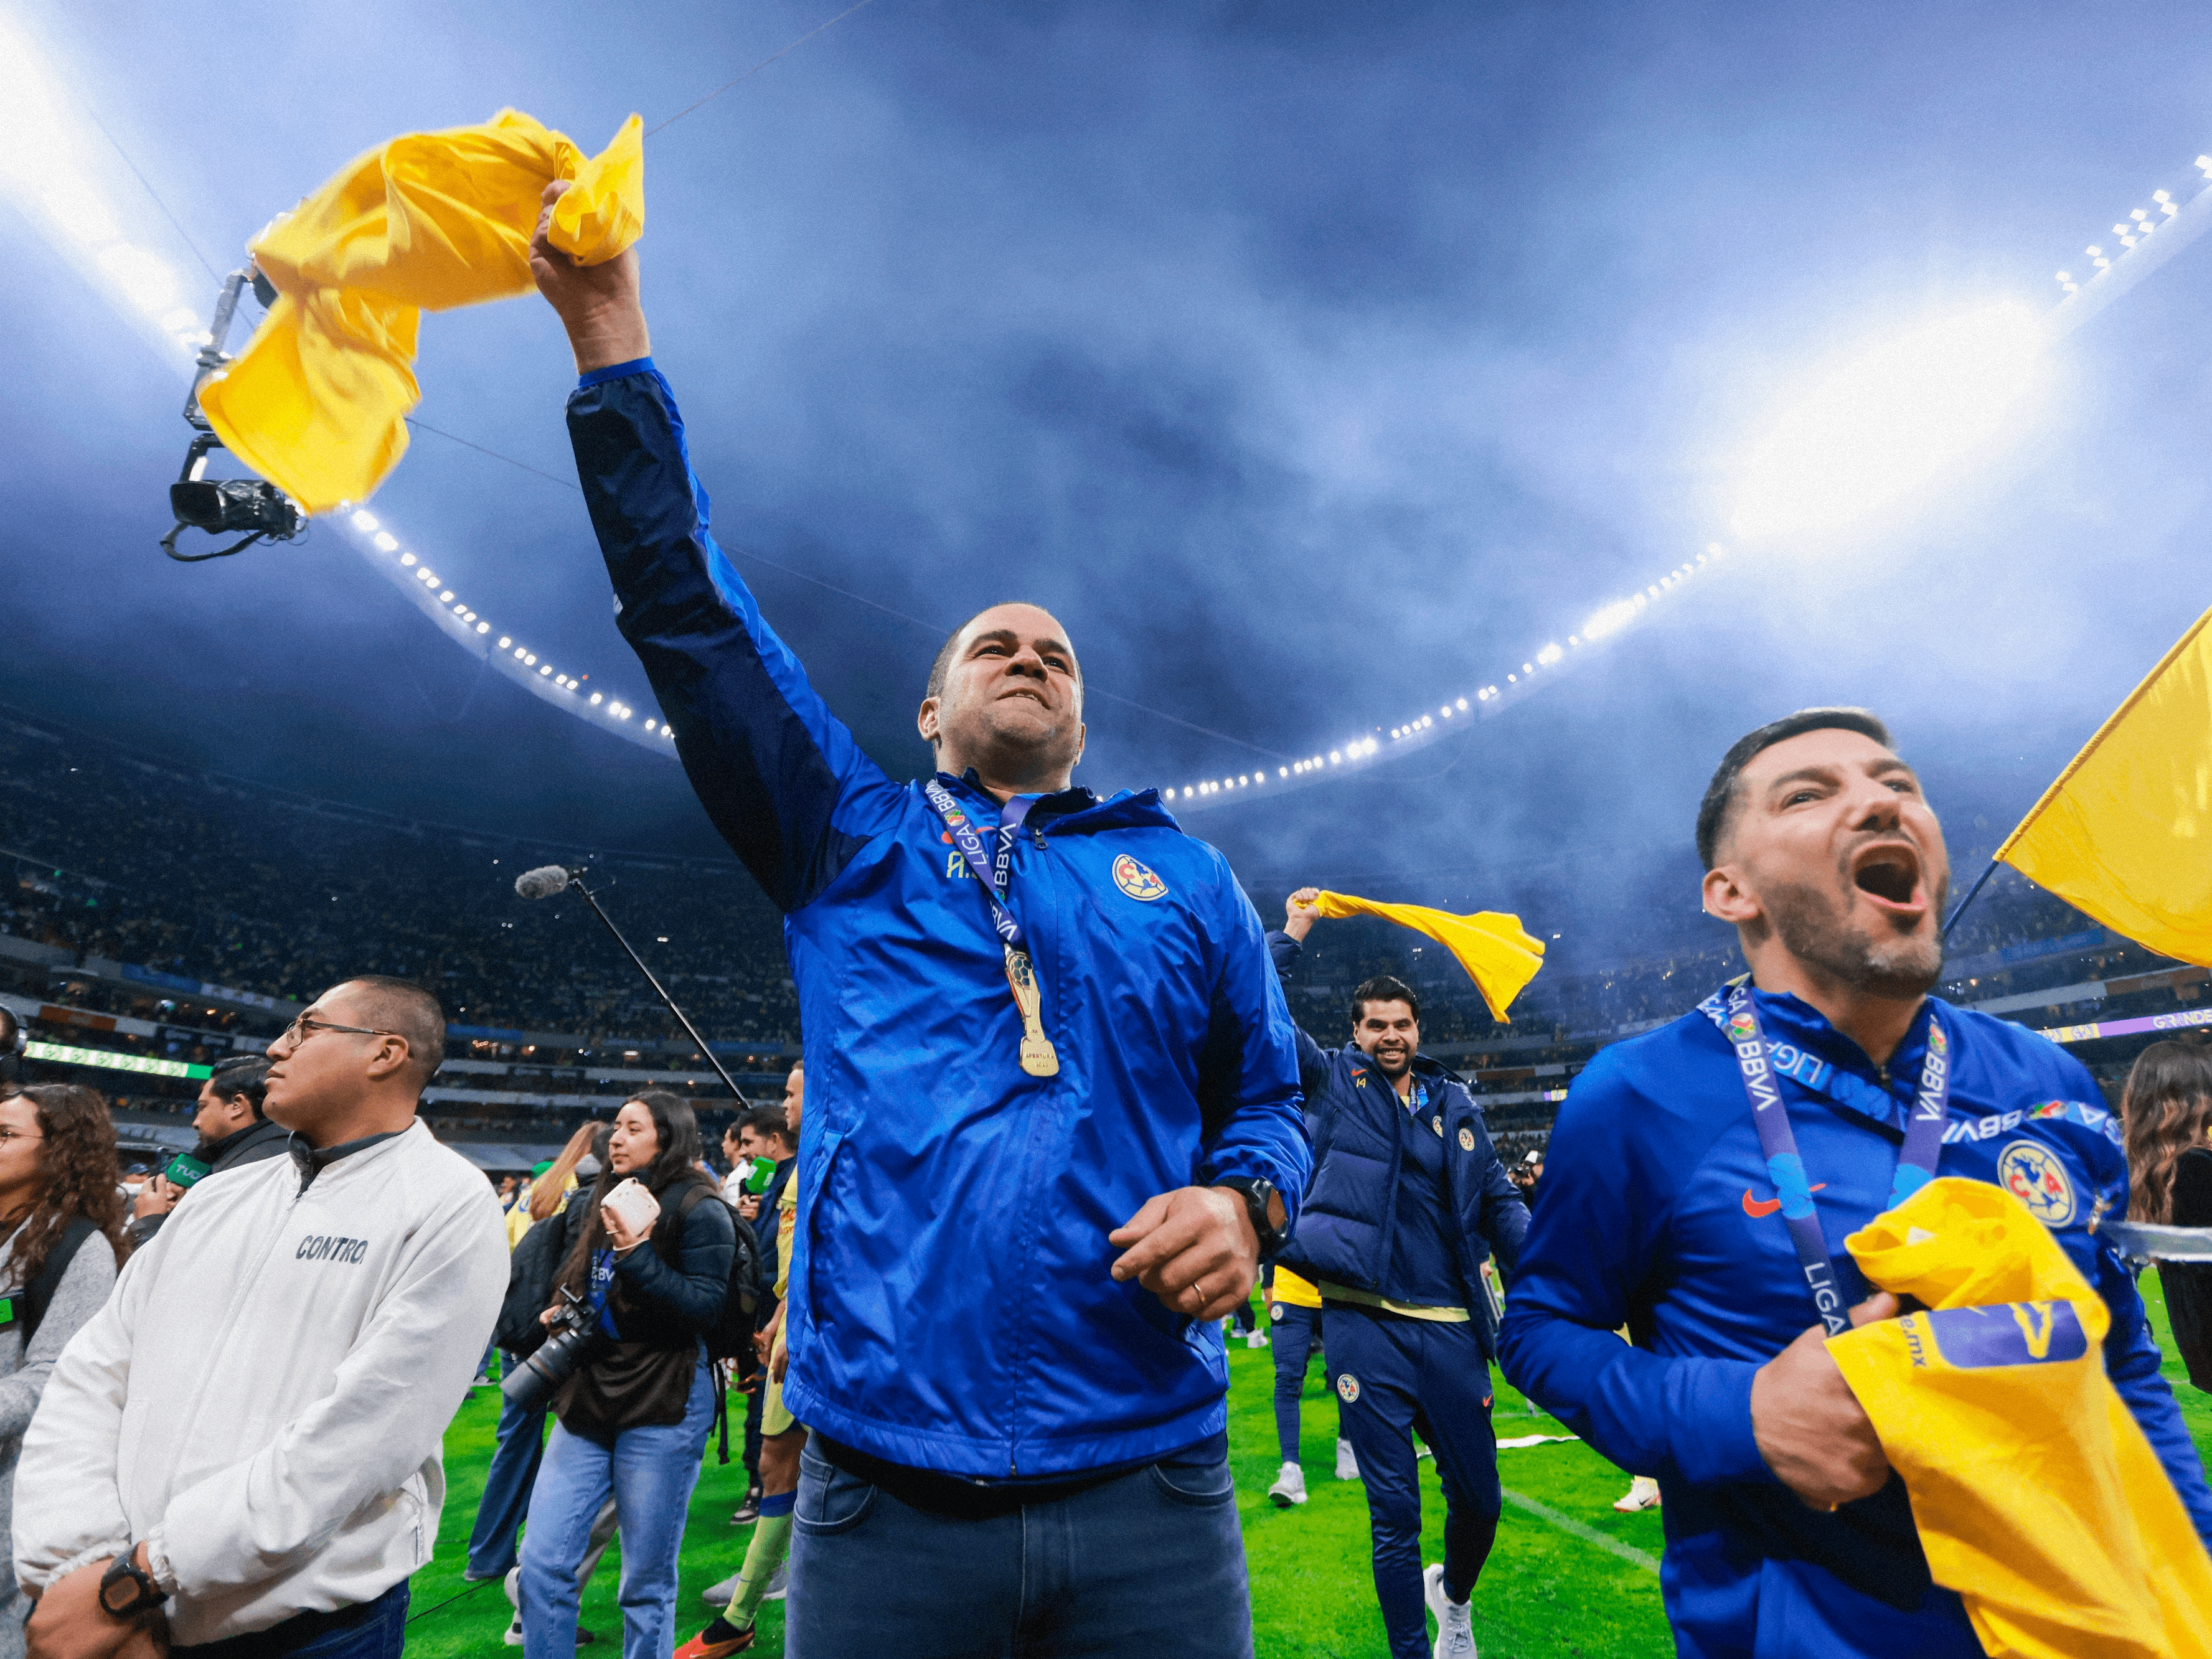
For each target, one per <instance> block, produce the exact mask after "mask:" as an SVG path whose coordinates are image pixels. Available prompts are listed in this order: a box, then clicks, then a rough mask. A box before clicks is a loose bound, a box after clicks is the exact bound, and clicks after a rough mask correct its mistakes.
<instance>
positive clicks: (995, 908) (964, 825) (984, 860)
mask: <svg viewBox="0 0 2212 1659" xmlns="http://www.w3.org/2000/svg"><path fill="white" fill-rule="evenodd" d="M921 789H922V793H924V794H925V795H927V796H928V797H929V804H930V805H932V806H933V807H935V808H936V809H937V816H938V817H940V818H943V819H944V820H945V828H946V829H949V830H951V832H952V844H953V845H954V846H955V847H957V848H959V849H960V858H961V861H962V862H963V863H964V864H966V865H967V866H968V873H969V875H971V876H973V877H975V879H976V880H977V881H979V882H981V883H982V884H983V896H984V897H985V898H986V899H987V900H988V901H989V902H990V906H991V926H992V927H993V928H994V929H995V930H996V931H997V933H998V935H999V939H1000V942H1001V943H1003V944H1004V945H1006V947H1007V948H1008V949H1009V950H1013V951H1018V950H1020V949H1022V948H1023V947H1022V925H1021V923H1020V922H1018V921H1015V920H1014V913H1013V912H1012V911H1011V910H1009V909H1008V908H1006V889H1007V887H1008V885H1009V884H1011V883H1012V879H1013V873H1014V838H1015V836H1018V834H1020V832H1021V827H1022V820H1023V819H1024V818H1025V817H1028V816H1029V813H1030V807H1031V806H1032V805H1035V803H1034V802H1032V801H1027V800H1024V799H1021V798H1020V797H1019V796H1016V797H1015V798H1014V799H1012V800H1010V801H1008V802H1007V803H1006V805H1005V806H1004V807H1002V808H1001V809H1000V813H999V855H998V857H997V858H995V859H994V858H992V857H990V856H989V855H988V854H986V853H985V852H984V850H983V838H982V837H981V836H979V835H977V834H976V833H975V820H974V819H972V818H970V817H969V816H968V813H967V810H966V809H965V808H963V806H962V805H960V803H959V802H958V801H957V800H955V799H952V792H951V790H949V789H947V788H946V787H945V786H944V785H943V784H941V783H939V781H937V780H936V779H935V778H932V779H930V781H928V782H927V783H925V784H924V785H922V787H921Z"/></svg>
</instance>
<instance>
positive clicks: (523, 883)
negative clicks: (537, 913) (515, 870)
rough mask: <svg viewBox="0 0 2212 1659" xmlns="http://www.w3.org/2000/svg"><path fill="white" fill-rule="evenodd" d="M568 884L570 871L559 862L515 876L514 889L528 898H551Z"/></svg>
mask: <svg viewBox="0 0 2212 1659" xmlns="http://www.w3.org/2000/svg"><path fill="white" fill-rule="evenodd" d="M567 886H568V872H567V871H566V870H563V869H562V867H561V866H559V865H557V864H548V865H543V866H539V867H538V869H535V870H525V871H524V872H522V873H521V874H520V875H519V876H517V877H516V878H514V890H515V891H516V892H517V893H519V894H520V895H521V896H523V897H524V898H526V899H538V898H550V897H552V896H553V895H554V894H556V893H557V892H560V891H561V890H562V889H564V888H566V887H567Z"/></svg>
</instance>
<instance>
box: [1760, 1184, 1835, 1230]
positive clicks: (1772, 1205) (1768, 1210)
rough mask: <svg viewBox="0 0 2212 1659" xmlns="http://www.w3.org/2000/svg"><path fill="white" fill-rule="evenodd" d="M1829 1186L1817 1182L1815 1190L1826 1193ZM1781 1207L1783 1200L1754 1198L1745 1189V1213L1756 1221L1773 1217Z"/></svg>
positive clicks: (1814, 1186)
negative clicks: (1764, 1217)
mask: <svg viewBox="0 0 2212 1659" xmlns="http://www.w3.org/2000/svg"><path fill="white" fill-rule="evenodd" d="M1827 1185H1828V1183H1827V1182H1825V1181H1820V1182H1814V1185H1813V1190H1814V1192H1816V1193H1817V1192H1823V1191H1826V1188H1827ZM1781 1207H1782V1200H1780V1199H1778V1198H1753V1196H1752V1195H1751V1188H1748V1187H1747V1188H1744V1189H1743V1212H1744V1213H1745V1214H1746V1215H1747V1216H1749V1217H1751V1218H1752V1219H1753V1220H1754V1221H1756V1220H1758V1219H1759V1218H1760V1217H1762V1216H1770V1215H1772V1214H1773V1213H1774V1212H1776V1211H1777V1210H1778V1209H1780V1208H1781Z"/></svg>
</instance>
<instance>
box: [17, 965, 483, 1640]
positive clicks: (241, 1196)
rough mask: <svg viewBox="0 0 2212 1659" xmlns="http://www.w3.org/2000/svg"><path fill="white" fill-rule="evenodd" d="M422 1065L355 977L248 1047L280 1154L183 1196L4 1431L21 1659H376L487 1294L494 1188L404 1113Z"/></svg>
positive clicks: (479, 1347) (378, 988) (411, 990)
mask: <svg viewBox="0 0 2212 1659" xmlns="http://www.w3.org/2000/svg"><path fill="white" fill-rule="evenodd" d="M444 1056H445V1020H444V1018H443V1016H442V1015H441V1012H439V1008H438V1005H437V1002H436V1000H435V999H434V998H433V997H431V996H430V994H428V992H426V991H424V990H422V988H421V987H417V986H414V985H410V984H409V983H407V982H406V981H404V980H392V979H385V978H381V977H379V976H374V975H371V976H364V977H362V978H360V979H354V980H349V981H346V982H345V983H344V984H343V985H339V986H337V987H335V988H333V989H331V990H330V991H327V992H325V994H323V995H322V996H321V997H319V999H317V1000H316V1001H315V1002H314V1004H313V1006H310V1007H309V1008H308V1009H307V1012H305V1013H303V1014H301V1017H300V1018H299V1019H298V1020H296V1021H295V1022H294V1024H293V1025H292V1026H291V1028H290V1029H289V1030H287V1031H286V1032H285V1033H284V1035H283V1036H281V1037H280V1038H278V1039H277V1040H276V1042H273V1043H271V1044H270V1048H269V1058H270V1061H271V1062H272V1063H271V1066H270V1073H269V1091H268V1098H267V1101H266V1104H265V1109H266V1111H267V1113H268V1115H269V1116H270V1118H272V1119H273V1120H275V1121H276V1122H278V1123H280V1124H283V1126H284V1127H286V1128H287V1129H289V1130H290V1131H291V1132H292V1140H291V1144H290V1153H291V1155H290V1156H289V1158H272V1159H270V1160H269V1161H267V1162H265V1163H261V1164H250V1165H247V1166H245V1167H242V1168H240V1169H235V1170H226V1171H224V1172H223V1173H222V1174H220V1175H216V1176H210V1177H208V1178H206V1179H205V1180H204V1181H202V1182H200V1184H199V1185H198V1186H197V1187H196V1188H194V1189H193V1192H192V1200H191V1203H189V1204H187V1205H185V1206H182V1207H181V1208H180V1209H179V1210H178V1212H176V1214H175V1215H174V1216H173V1217H172V1218H170V1220H169V1223H168V1225H167V1226H166V1227H164V1228H163V1229H162V1230H161V1233H160V1234H159V1235H158V1236H157V1237H155V1240H154V1242H153V1243H151V1244H150V1245H149V1246H148V1247H147V1248H146V1249H143V1251H141V1252H139V1253H138V1254H137V1255H135V1256H133V1257H132V1258H131V1261H130V1263H129V1264H128V1266H127V1267H125V1271H124V1273H123V1275H122V1278H121V1279H119V1280H118V1283H117V1285H116V1290H115V1294H114V1296H113V1297H112V1298H111V1299H110V1300H109V1302H108V1304H107V1305H106V1308H105V1309H104V1310H101V1312H100V1314H98V1315H97V1316H94V1318H93V1319H92V1321H91V1322H89V1323H88V1324H87V1325H86V1326H85V1327H84V1328H83V1329H82V1331H80V1332H79V1333H78V1334H77V1336H76V1339H75V1340H73V1341H72V1342H71V1343H70V1346H69V1347H68V1349H67V1350H66V1351H65V1352H64V1353H63V1355H62V1357H61V1358H60V1360H59V1361H58V1363H57V1364H56V1365H55V1367H54V1372H53V1376H52V1380H51V1381H50V1382H49V1383H47V1385H46V1394H45V1396H44V1398H43V1400H42V1401H40V1408H39V1412H38V1414H37V1416H36V1417H35V1418H34V1419H33V1420H32V1423H31V1426H30V1429H29V1431H28V1432H27V1434H26V1436H25V1437H24V1443H23V1452H22V1461H21V1465H20V1468H19V1469H18V1472H17V1475H16V1485H15V1492H16V1506H15V1573H16V1577H17V1578H18V1579H19V1580H20V1581H21V1584H22V1586H23V1589H24V1590H25V1591H26V1592H27V1594H29V1595H33V1596H34V1597H37V1598H38V1607H37V1608H36V1610H35V1611H34V1612H33V1613H32V1615H31V1620H30V1623H29V1626H28V1627H27V1638H28V1645H29V1651H30V1654H31V1659H111V1656H117V1655H122V1656H123V1659H139V1656H141V1655H149V1654H150V1653H151V1652H153V1651H154V1650H156V1649H157V1648H158V1646H159V1645H161V1643H162V1642H163V1640H164V1638H166V1640H167V1643H168V1644H172V1651H173V1653H174V1654H176V1655H177V1656H179V1659H183V1656H185V1655H187V1654H197V1655H198V1656H201V1659H282V1656H283V1655H286V1654H289V1653H293V1652H296V1651H298V1650H301V1648H304V1647H306V1646H307V1645H309V1644H313V1646H314V1649H315V1653H316V1659H398V1655H399V1652H400V1650H401V1645H402V1642H403V1628H402V1627H403V1626H404V1620H405V1617H406V1607H407V1579H408V1576H409V1575H410V1574H411V1573H412V1572H414V1571H416V1569H417V1568H419V1567H421V1566H422V1565H423V1564H424V1563H425V1562H427V1561H428V1560H429V1559H430V1553H431V1548H432V1546H433V1544H434V1543H435V1540H436V1536H437V1528H438V1512H439V1510H440V1507H441V1504H443V1502H444V1498H445V1474H444V1470H443V1468H442V1467H441V1462H440V1437H441V1435H442V1434H443V1432H444V1431H445V1427H446V1425H447V1422H448V1421H449V1420H451V1419H452V1417H453V1413H454V1412H455V1411H456V1410H457V1409H458V1408H459V1406H460V1403H461V1401H462V1400H463V1399H464V1398H465V1396H466V1395H467V1393H468V1387H469V1379H470V1378H471V1376H473V1375H474V1374H475V1371H476V1365H477V1359H478V1358H479V1357H480V1356H481V1355H482V1354H483V1349H484V1343H485V1340H487V1339H488V1338H489V1335H490V1334H491V1328H492V1324H493V1322H494V1321H495V1318H496V1317H497V1316H498V1313H499V1305H500V1299H501V1296H502V1295H503V1294H504V1292H505V1291H506V1289H507V1238H506V1232H505V1229H504V1227H503V1225H502V1224H501V1217H500V1213H499V1206H498V1203H497V1201H496V1200H495V1199H494V1198H493V1197H492V1194H491V1188H489V1186H488V1185H487V1184H486V1183H485V1182H484V1179H483V1176H482V1175H481V1174H480V1173H478V1172H477V1170H476V1169H475V1168H473V1167H472V1166H471V1164H468V1163H467V1162H466V1161H465V1159H463V1158H461V1157H460V1156H459V1154H458V1153H455V1152H451V1151H449V1150H447V1148H445V1147H443V1146H440V1145H439V1144H438V1143H437V1141H436V1140H435V1139H433V1138H432V1136H431V1134H430V1132H429V1130H428V1128H427V1127H424V1126H423V1125H422V1123H421V1122H420V1121H417V1119H416V1115H415V1110H416V1104H417V1103H418V1102H419V1100H420V1098H421V1096H422V1088H423V1085H425V1084H427V1083H428V1081H429V1079H430V1078H431V1076H432V1074H433V1073H435V1072H436V1070H437V1068H438V1065H439V1062H440V1061H441V1060H443V1059H444ZM165 1625H166V1630H165V1629H164V1626H165ZM126 1646H127V1648H128V1652H127V1653H126V1652H125V1649H126Z"/></svg>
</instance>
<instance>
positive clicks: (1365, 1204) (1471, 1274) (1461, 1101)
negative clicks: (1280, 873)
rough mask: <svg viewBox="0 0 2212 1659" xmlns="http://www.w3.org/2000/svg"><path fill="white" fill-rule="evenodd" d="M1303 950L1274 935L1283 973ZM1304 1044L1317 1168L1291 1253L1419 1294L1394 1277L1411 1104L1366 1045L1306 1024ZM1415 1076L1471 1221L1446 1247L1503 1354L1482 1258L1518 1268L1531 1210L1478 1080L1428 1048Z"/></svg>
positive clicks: (1449, 1184) (1449, 1186)
mask: <svg viewBox="0 0 2212 1659" xmlns="http://www.w3.org/2000/svg"><path fill="white" fill-rule="evenodd" d="M1302 948H1303V947H1302V946H1301V945H1299V943H1298V941H1297V940H1296V939H1292V938H1291V936H1290V935H1289V934H1288V933H1269V934H1268V935H1267V949H1268V951H1269V953H1270V954H1271V955H1272V956H1273V957H1274V961H1275V966H1276V969H1278V971H1279V972H1283V973H1288V972H1289V971H1290V970H1291V968H1292V967H1293V966H1295V965H1296V964H1297V960H1298V957H1299V955H1300V954H1301V951H1302ZM1297 1045H1298V1077H1299V1083H1300V1085H1301V1086H1302V1087H1303V1088H1304V1091H1305V1097H1306V1129H1307V1132H1308V1133H1309V1134H1310V1135H1311V1136H1312V1139H1313V1148H1314V1154H1313V1156H1314V1176H1313V1185H1312V1186H1311V1187H1310V1188H1307V1190H1306V1196H1305V1202H1304V1205H1302V1206H1300V1208H1301V1214H1300V1216H1299V1218H1298V1226H1297V1232H1296V1233H1295V1234H1294V1235H1292V1237H1291V1242H1290V1243H1288V1244H1287V1245H1285V1247H1284V1249H1283V1253H1282V1255H1281V1257H1280V1258H1279V1259H1280V1261H1282V1264H1283V1265H1284V1266H1285V1267H1288V1268H1289V1269H1290V1270H1291V1272H1292V1273H1296V1274H1297V1275H1298V1276H1299V1277H1300V1278H1301V1279H1306V1280H1307V1281H1309V1282H1311V1281H1314V1280H1317V1279H1327V1280H1328V1281H1329V1282H1330V1283H1332V1284H1335V1285H1349V1286H1351V1287H1352V1289H1353V1290H1358V1291H1373V1292H1374V1293H1375V1294H1376V1295H1377V1296H1387V1297H1395V1298H1397V1299H1399V1300H1404V1299H1407V1293H1406V1291H1404V1289H1403V1288H1401V1286H1398V1285H1393V1284H1392V1283H1390V1280H1389V1269H1390V1263H1391V1261H1392V1260H1393V1255H1392V1252H1393V1248H1394V1246H1395V1244H1396V1243H1397V1219H1398V1217H1397V1194H1398V1171H1399V1163H1400V1158H1401V1142H1400V1139H1399V1137H1400V1136H1401V1134H1403V1133H1405V1131H1404V1129H1403V1127H1402V1125H1403V1122H1404V1121H1405V1117H1406V1108H1405V1105H1404V1103H1402V1102H1401V1101H1400V1100H1399V1098H1398V1091H1396V1090H1395V1089H1394V1088H1392V1087H1391V1086H1390V1080H1389V1078H1387V1077H1385V1076H1384V1075H1383V1068H1382V1067H1381V1066H1377V1065H1376V1063H1375V1062H1374V1061H1373V1060H1370V1058H1368V1056H1367V1055H1366V1054H1363V1053H1361V1052H1360V1050H1359V1048H1358V1045H1357V1044H1356V1043H1349V1042H1347V1043H1346V1044H1345V1045H1344V1047H1343V1048H1322V1046H1321V1045H1320V1044H1319V1043H1317V1042H1315V1041H1314V1040H1313V1039H1312V1038H1311V1037H1310V1036H1307V1035H1306V1033H1305V1031H1304V1030H1303V1029H1300V1030H1298V1032H1297ZM1413 1073H1414V1075H1415V1076H1417V1077H1419V1079H1421V1080H1422V1081H1423V1082H1424V1083H1425V1084H1426V1085H1428V1087H1429V1099H1430V1108H1429V1109H1430V1113H1431V1115H1432V1116H1434V1118H1435V1119H1436V1121H1437V1125H1438V1126H1439V1127H1437V1133H1439V1134H1441V1135H1442V1136H1443V1143H1444V1182H1445V1187H1446V1190H1447V1194H1448V1196H1449V1200H1450V1205H1451V1210H1452V1214H1453V1216H1454V1218H1455V1219H1456V1221H1457V1222H1458V1224H1459V1225H1458V1226H1457V1228H1456V1229H1455V1230H1454V1233H1453V1237H1450V1238H1449V1239H1448V1240H1439V1241H1437V1243H1438V1245H1439V1247H1440V1248H1443V1249H1449V1251H1450V1253H1451V1254H1450V1262H1451V1266H1452V1267H1453V1269H1454V1270H1455V1272H1456V1273H1457V1274H1458V1276H1459V1279H1460V1281H1461V1285H1462V1293H1463V1294H1464V1296H1465V1297H1466V1301H1465V1304H1464V1305H1465V1306H1466V1308H1467V1310H1468V1313H1469V1314H1470V1315H1472V1316H1473V1323H1474V1329H1475V1336H1476V1340H1478V1341H1479V1342H1480V1344H1481V1346H1482V1352H1483V1353H1484V1354H1485V1356H1492V1355H1494V1354H1495V1353H1496V1352H1497V1351H1498V1335H1497V1328H1496V1324H1495V1321H1494V1317H1493V1316H1492V1313H1491V1310H1490V1298H1489V1297H1487V1296H1486V1295H1484V1294H1483V1290H1482V1264H1483V1262H1484V1261H1486V1260H1488V1259H1489V1256H1490V1255H1491V1252H1492V1250H1495V1251H1496V1252H1497V1254H1498V1265H1499V1266H1500V1267H1503V1268H1504V1270H1505V1271H1506V1272H1507V1273H1511V1272H1512V1271H1513V1266H1514V1263H1515V1261H1516V1258H1517V1257H1518V1255H1519V1254H1520V1249H1521V1242H1522V1237H1524V1236H1525V1235H1526V1234H1527V1232H1528V1206H1526V1205H1525V1204H1523V1203H1522V1201H1521V1191H1520V1188H1517V1187H1516V1186H1515V1185H1514V1184H1513V1182H1512V1181H1511V1180H1510V1178H1509V1177H1508V1176H1507V1175H1506V1173H1505V1166H1504V1164H1503V1163H1501V1162H1500V1161H1499V1159H1498V1149H1497V1147H1496V1146H1493V1145H1492V1142H1491V1139H1490V1129H1489V1126H1488V1125H1486V1123H1485V1122H1484V1121H1483V1119H1482V1111H1481V1109H1480V1108H1479V1107H1478V1106H1476V1105H1475V1103H1474V1096H1472V1095H1470V1094H1469V1093H1468V1091H1467V1085H1465V1084H1463V1083H1462V1082H1461V1081H1460V1080H1459V1079H1457V1078H1455V1077H1454V1076H1453V1075H1452V1074H1451V1073H1449V1072H1448V1071H1446V1070H1445V1069H1444V1067H1443V1066H1442V1065H1441V1064H1439V1063H1438V1062H1437V1061H1436V1060H1431V1059H1430V1058H1429V1057H1428V1056H1427V1055H1426V1054H1416V1055H1415V1056H1414V1057H1413ZM1422 1133H1429V1132H1428V1131H1427V1130H1424V1131H1422Z"/></svg>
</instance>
